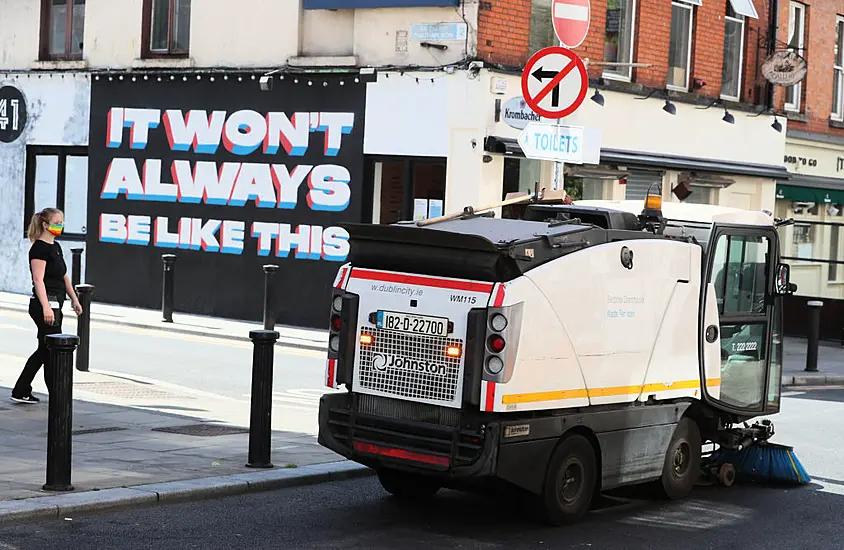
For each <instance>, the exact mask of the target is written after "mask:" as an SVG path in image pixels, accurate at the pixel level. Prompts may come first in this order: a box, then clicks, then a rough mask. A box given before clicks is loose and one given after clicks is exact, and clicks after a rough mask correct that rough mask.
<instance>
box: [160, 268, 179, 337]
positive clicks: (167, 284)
mask: <svg viewBox="0 0 844 550" xmlns="http://www.w3.org/2000/svg"><path fill="white" fill-rule="evenodd" d="M161 260H162V261H163V262H164V282H163V283H162V289H161V314H162V316H163V317H164V319H163V321H164V322H165V323H172V322H173V279H174V277H175V272H176V255H175V254H162V255H161Z"/></svg>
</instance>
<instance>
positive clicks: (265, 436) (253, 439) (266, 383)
mask: <svg viewBox="0 0 844 550" xmlns="http://www.w3.org/2000/svg"><path fill="white" fill-rule="evenodd" d="M278 337H279V334H278V332H276V331H273V330H252V331H250V332H249V338H251V339H252V343H253V350H252V411H251V415H250V417H249V461H248V462H247V463H246V466H247V467H248V468H272V467H273V464H272V462H270V445H271V438H272V406H273V353H274V352H275V342H276V340H278Z"/></svg>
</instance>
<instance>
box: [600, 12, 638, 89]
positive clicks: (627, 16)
mask: <svg viewBox="0 0 844 550" xmlns="http://www.w3.org/2000/svg"><path fill="white" fill-rule="evenodd" d="M635 11H636V0H607V22H606V26H605V28H604V63H610V64H609V65H604V77H606V78H614V79H620V80H631V79H632V78H633V67H631V66H630V65H629V63H632V62H633V18H634V15H635ZM614 63H617V64H618V65H614Z"/></svg>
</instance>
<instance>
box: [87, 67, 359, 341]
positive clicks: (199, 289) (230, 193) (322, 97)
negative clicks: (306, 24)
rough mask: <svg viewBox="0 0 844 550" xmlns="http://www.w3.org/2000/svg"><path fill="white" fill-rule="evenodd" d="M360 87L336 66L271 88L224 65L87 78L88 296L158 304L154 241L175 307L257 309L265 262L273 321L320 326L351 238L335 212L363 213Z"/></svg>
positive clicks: (246, 315) (242, 313) (223, 312)
mask: <svg viewBox="0 0 844 550" xmlns="http://www.w3.org/2000/svg"><path fill="white" fill-rule="evenodd" d="M294 80H296V82H294ZM308 82H309V83H310V84H308ZM365 94H366V84H365V83H364V82H363V81H362V80H359V82H355V78H354V77H349V76H348V75H331V76H326V77H315V76H310V77H304V76H300V77H298V78H295V79H294V78H293V77H288V78H286V79H284V80H281V81H277V82H276V83H275V85H274V86H273V88H272V89H271V90H270V91H262V90H261V89H260V87H259V85H258V82H257V81H256V80H252V79H251V77H243V79H242V81H241V80H240V79H239V78H238V77H236V76H230V77H228V78H227V79H223V77H221V76H217V77H216V78H215V79H214V81H213V82H212V81H211V80H210V78H208V77H203V78H201V79H199V80H197V79H196V78H195V77H192V78H191V79H190V80H189V81H188V82H184V81H181V80H180V79H176V80H173V81H169V80H167V79H166V78H165V80H164V81H163V82H159V81H158V79H157V77H150V78H149V79H148V80H140V79H139V80H138V81H137V82H129V81H128V80H123V81H120V80H117V79H115V80H111V81H108V80H106V79H105V78H103V77H101V78H100V79H99V80H94V82H92V107H91V111H92V114H91V139H90V147H89V159H90V161H89V162H90V189H89V203H88V204H89V209H88V221H89V227H91V228H98V229H97V230H96V231H92V232H89V234H90V235H91V236H90V237H89V250H88V269H87V273H88V280H89V282H91V283H92V284H94V285H95V286H96V287H97V289H96V293H97V296H98V298H99V299H100V300H104V301H109V302H113V303H121V304H126V305H134V306H139V307H150V308H158V307H160V305H161V254H163V253H174V254H176V255H177V257H178V259H177V261H176V290H175V298H176V310H177V311H186V312H192V313H200V314H208V315H217V316H223V317H234V318H240V319H250V320H257V319H260V316H261V313H262V311H263V309H262V301H263V286H262V278H263V271H262V269H261V266H262V265H263V264H267V263H275V264H278V265H279V266H280V269H279V271H278V272H277V274H276V276H275V284H276V288H277V289H278V291H277V292H276V296H277V300H276V311H277V312H278V317H277V321H278V322H280V323H284V324H294V325H305V326H320V327H321V326H323V325H324V324H325V322H326V321H325V319H326V312H327V308H328V300H329V288H330V285H331V282H332V280H333V278H334V274H335V273H336V271H337V269H338V267H339V265H340V263H341V262H343V261H345V259H346V257H347V255H348V252H349V242H348V237H349V236H348V233H346V231H345V230H344V229H342V228H340V227H338V224H339V223H341V222H344V221H359V220H360V219H361V208H362V201H361V196H360V195H361V187H362V182H361V178H362V172H363V122H364V116H363V111H364V106H365Z"/></svg>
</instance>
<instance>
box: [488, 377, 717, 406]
mask: <svg viewBox="0 0 844 550" xmlns="http://www.w3.org/2000/svg"><path fill="white" fill-rule="evenodd" d="M720 385H721V380H720V379H719V378H709V379H707V380H706V386H707V387H714V386H720ZM698 388H700V380H682V381H679V382H673V383H671V384H645V385H639V386H615V387H608V388H590V389H588V390H587V389H585V388H582V389H573V390H557V391H544V392H535V393H517V394H510V395H504V396H502V397H501V403H502V404H504V405H512V404H515V403H539V402H542V401H560V400H563V399H583V398H584V397H613V396H619V395H639V394H641V393H655V392H664V391H675V390H691V389H698Z"/></svg>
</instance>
